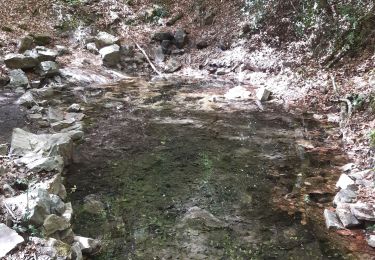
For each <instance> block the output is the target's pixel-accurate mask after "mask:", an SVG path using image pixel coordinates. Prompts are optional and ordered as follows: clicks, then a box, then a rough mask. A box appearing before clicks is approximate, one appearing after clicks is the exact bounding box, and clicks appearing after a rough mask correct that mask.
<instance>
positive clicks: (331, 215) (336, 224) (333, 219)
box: [324, 209, 344, 229]
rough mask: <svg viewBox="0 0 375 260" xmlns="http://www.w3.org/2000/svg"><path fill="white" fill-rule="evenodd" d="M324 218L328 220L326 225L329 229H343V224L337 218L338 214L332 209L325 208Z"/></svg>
mask: <svg viewBox="0 0 375 260" xmlns="http://www.w3.org/2000/svg"><path fill="white" fill-rule="evenodd" d="M324 219H325V222H326V227H327V228H328V229H343V228H344V227H343V225H342V224H341V222H340V221H339V219H338V218H337V215H336V213H335V212H333V211H330V210H328V209H325V210H324Z"/></svg>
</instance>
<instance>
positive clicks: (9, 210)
mask: <svg viewBox="0 0 375 260" xmlns="http://www.w3.org/2000/svg"><path fill="white" fill-rule="evenodd" d="M4 206H5V208H6V209H7V211H8V212H9V214H10V215H11V216H12V218H13V219H17V218H16V216H15V215H14V214H13V212H12V210H11V209H10V208H9V207H8V205H7V204H6V203H4Z"/></svg>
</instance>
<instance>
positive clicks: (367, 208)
mask: <svg viewBox="0 0 375 260" xmlns="http://www.w3.org/2000/svg"><path fill="white" fill-rule="evenodd" d="M350 210H351V211H352V213H353V215H354V216H355V217H356V218H357V219H359V220H367V221H375V210H374V206H373V205H371V204H366V203H363V202H357V203H355V204H350Z"/></svg>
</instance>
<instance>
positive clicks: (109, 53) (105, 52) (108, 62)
mask: <svg viewBox="0 0 375 260" xmlns="http://www.w3.org/2000/svg"><path fill="white" fill-rule="evenodd" d="M99 53H100V56H101V58H102V61H103V65H105V66H108V67H115V66H116V65H117V64H118V63H119V62H120V46H118V45H117V44H114V45H110V46H107V47H104V48H102V49H100V51H99Z"/></svg>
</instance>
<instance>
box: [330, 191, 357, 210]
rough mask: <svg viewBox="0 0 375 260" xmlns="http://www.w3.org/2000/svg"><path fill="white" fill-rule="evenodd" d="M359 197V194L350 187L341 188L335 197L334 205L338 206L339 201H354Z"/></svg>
mask: <svg viewBox="0 0 375 260" xmlns="http://www.w3.org/2000/svg"><path fill="white" fill-rule="evenodd" d="M356 199H357V194H356V193H355V192H354V191H352V190H349V189H343V190H340V191H339V192H338V193H337V194H336V195H335V198H334V199H333V205H334V206H336V205H338V204H339V203H353V202H355V201H356Z"/></svg>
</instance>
